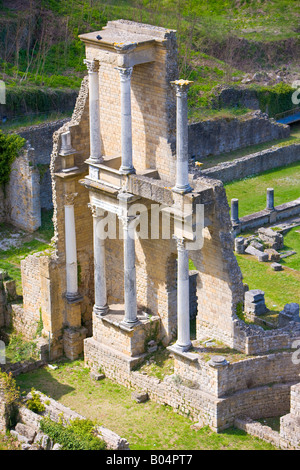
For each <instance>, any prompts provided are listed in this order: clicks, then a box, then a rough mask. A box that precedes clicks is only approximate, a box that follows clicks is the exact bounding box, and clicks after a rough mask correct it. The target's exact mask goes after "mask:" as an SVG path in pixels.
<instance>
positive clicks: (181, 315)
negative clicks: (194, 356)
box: [175, 238, 192, 352]
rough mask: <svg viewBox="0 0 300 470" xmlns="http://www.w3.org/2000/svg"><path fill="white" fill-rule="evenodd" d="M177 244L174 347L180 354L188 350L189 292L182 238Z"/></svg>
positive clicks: (186, 257)
mask: <svg viewBox="0 0 300 470" xmlns="http://www.w3.org/2000/svg"><path fill="white" fill-rule="evenodd" d="M175 239H176V242H177V254H178V260H177V342H176V344H175V346H176V347H177V348H178V349H180V350H181V351H182V352H186V351H188V350H189V349H190V347H191V345H192V343H191V339H190V292H189V255H188V250H187V249H186V248H185V242H184V239H182V238H175Z"/></svg>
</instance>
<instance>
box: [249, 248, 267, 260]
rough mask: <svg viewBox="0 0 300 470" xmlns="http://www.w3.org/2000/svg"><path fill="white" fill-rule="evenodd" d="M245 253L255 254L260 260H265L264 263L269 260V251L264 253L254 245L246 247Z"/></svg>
mask: <svg viewBox="0 0 300 470" xmlns="http://www.w3.org/2000/svg"><path fill="white" fill-rule="evenodd" d="M245 253H247V254H248V255H252V256H255V257H256V258H257V259H258V261H260V262H263V263H265V262H266V261H268V260H269V256H268V254H267V253H263V252H261V251H259V250H257V249H256V248H254V246H252V245H249V246H248V247H247V248H246V250H245Z"/></svg>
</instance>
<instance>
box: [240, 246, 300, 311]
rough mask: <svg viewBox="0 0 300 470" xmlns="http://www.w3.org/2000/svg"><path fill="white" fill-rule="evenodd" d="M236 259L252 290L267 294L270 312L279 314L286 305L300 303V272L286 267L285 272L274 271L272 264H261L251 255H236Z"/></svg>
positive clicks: (266, 298) (245, 280)
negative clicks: (259, 290)
mask: <svg viewBox="0 0 300 470" xmlns="http://www.w3.org/2000/svg"><path fill="white" fill-rule="evenodd" d="M236 257H237V261H238V263H239V266H240V268H241V271H242V273H243V277H244V282H245V283H246V284H248V285H249V288H250V289H261V290H263V291H264V292H265V300H266V305H267V307H268V309H269V310H271V311H274V312H279V311H281V310H282V309H283V307H284V305H285V304H288V303H291V302H296V303H300V289H299V286H300V272H299V271H295V270H292V269H289V268H288V267H285V268H284V271H273V270H272V268H271V263H260V262H258V261H257V260H256V259H255V258H254V257H253V256H251V255H236ZM291 258H292V257H291Z"/></svg>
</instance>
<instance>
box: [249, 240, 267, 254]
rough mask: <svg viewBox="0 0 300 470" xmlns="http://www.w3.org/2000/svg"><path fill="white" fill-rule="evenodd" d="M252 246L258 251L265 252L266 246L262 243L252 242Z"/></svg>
mask: <svg viewBox="0 0 300 470" xmlns="http://www.w3.org/2000/svg"><path fill="white" fill-rule="evenodd" d="M250 246H253V247H254V248H256V249H257V250H258V251H264V246H263V244H262V243H259V242H258V241H257V240H252V241H251V242H250Z"/></svg>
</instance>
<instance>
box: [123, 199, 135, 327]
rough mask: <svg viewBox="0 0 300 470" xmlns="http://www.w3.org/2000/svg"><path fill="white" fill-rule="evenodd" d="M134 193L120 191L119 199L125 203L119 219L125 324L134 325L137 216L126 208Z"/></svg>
mask: <svg viewBox="0 0 300 470" xmlns="http://www.w3.org/2000/svg"><path fill="white" fill-rule="evenodd" d="M130 198H132V195H129V194H127V193H120V194H119V195H118V199H119V200H120V205H123V206H124V207H123V213H122V215H120V216H119V220H120V221H121V222H122V225H123V239H124V304H125V317H124V320H123V322H122V323H123V324H125V325H128V326H134V325H135V324H136V323H137V322H138V318H137V298H136V269H135V225H136V217H134V216H129V215H128V210H127V208H126V206H127V202H128V200H129V199H130Z"/></svg>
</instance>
